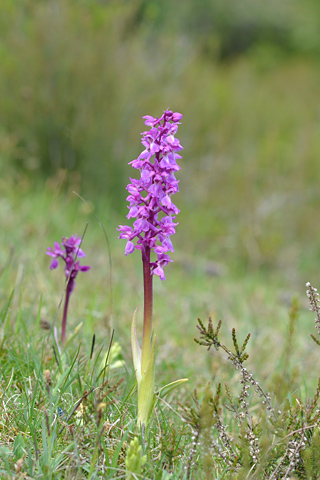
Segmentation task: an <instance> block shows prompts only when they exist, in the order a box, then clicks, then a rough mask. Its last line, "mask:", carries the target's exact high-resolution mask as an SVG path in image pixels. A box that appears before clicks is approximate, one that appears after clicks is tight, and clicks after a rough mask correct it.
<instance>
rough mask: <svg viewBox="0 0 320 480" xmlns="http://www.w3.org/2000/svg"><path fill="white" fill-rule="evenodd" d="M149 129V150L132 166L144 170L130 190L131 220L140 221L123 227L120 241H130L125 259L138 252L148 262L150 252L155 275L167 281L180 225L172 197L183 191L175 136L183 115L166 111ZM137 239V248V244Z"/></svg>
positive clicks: (147, 118)
mask: <svg viewBox="0 0 320 480" xmlns="http://www.w3.org/2000/svg"><path fill="white" fill-rule="evenodd" d="M143 118H144V119H145V125H147V126H150V127H151V129H150V130H149V131H146V132H143V133H142V142H141V143H142V145H143V146H144V147H145V150H144V151H143V152H142V153H141V154H140V155H139V157H138V158H137V159H135V160H133V161H132V162H130V164H131V165H132V167H133V168H135V169H137V170H140V174H141V175H140V179H139V180H137V179H133V178H130V180H131V183H129V185H128V186H127V190H128V192H129V196H128V197H127V200H128V201H129V207H128V208H129V213H128V215H127V218H128V219H129V218H136V220H135V222H134V223H133V227H129V226H126V225H119V228H118V229H117V230H118V231H120V232H121V233H120V236H119V238H124V239H126V240H127V245H126V248H125V255H129V254H130V253H132V252H133V251H134V250H135V249H137V250H141V251H142V258H143V259H144V260H145V261H148V259H150V252H154V253H155V254H156V255H157V258H156V260H155V261H153V262H151V263H150V267H151V270H150V271H151V274H153V275H158V276H159V277H160V278H161V280H165V276H164V271H163V267H165V266H166V265H167V264H168V263H169V262H171V261H172V260H171V258H170V256H169V255H168V254H167V252H169V251H171V252H173V251H174V249H173V246H172V243H171V240H170V236H171V235H173V234H174V233H175V227H176V225H178V223H175V222H174V221H173V220H174V219H175V216H176V215H177V214H178V213H179V209H178V208H177V207H176V206H175V205H174V203H173V202H172V200H171V196H172V195H173V194H174V193H176V192H178V191H179V187H178V183H179V180H177V179H176V177H175V173H176V172H177V171H178V170H180V167H179V165H178V164H177V162H176V161H177V160H179V159H180V158H182V157H181V155H179V154H178V153H177V152H179V151H180V150H182V146H181V145H180V142H179V140H178V139H177V138H175V134H176V132H177V130H178V125H179V124H180V122H179V121H180V120H181V118H182V115H181V113H173V112H172V111H170V110H166V111H165V112H164V114H163V115H162V116H161V117H160V118H157V117H152V116H150V115H146V116H145V117H143ZM160 216H162V218H160ZM134 239H136V244H134V242H133V240H134Z"/></svg>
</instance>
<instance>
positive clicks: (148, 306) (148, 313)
mask: <svg viewBox="0 0 320 480" xmlns="http://www.w3.org/2000/svg"><path fill="white" fill-rule="evenodd" d="M142 263H143V288H144V312H143V337H142V354H141V372H142V373H143V372H144V371H145V369H146V366H147V362H148V360H149V356H150V348H151V334H152V303H153V302H152V294H153V291H152V277H153V275H152V274H151V268H150V248H149V247H146V248H145V252H144V253H143V254H142Z"/></svg>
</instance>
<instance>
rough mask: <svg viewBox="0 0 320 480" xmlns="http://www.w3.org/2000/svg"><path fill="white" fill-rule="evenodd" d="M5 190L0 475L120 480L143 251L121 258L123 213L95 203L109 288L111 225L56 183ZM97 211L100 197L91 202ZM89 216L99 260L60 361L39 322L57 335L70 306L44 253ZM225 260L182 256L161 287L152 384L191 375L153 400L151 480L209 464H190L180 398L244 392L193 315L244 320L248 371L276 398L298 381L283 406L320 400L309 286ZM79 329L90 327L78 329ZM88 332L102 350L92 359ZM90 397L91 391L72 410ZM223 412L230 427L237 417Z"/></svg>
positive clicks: (90, 255)
mask: <svg viewBox="0 0 320 480" xmlns="http://www.w3.org/2000/svg"><path fill="white" fill-rule="evenodd" d="M3 186H4V191H5V194H6V195H5V196H3V198H2V208H1V215H2V222H3V224H4V225H6V228H5V229H4V237H3V240H4V241H3V244H2V245H3V247H2V250H1V265H2V269H1V277H0V298H1V309H2V310H1V330H0V341H1V342H0V345H1V350H0V358H1V401H2V409H1V420H0V429H1V437H0V438H1V444H0V448H1V456H0V458H1V463H0V469H1V478H12V476H13V475H14V472H15V470H17V471H18V470H19V469H20V468H21V472H20V473H21V474H22V473H23V475H25V477H24V478H48V479H49V478H61V479H64V478H70V479H71V478H92V479H93V478H125V471H126V470H125V457H126V452H127V450H128V448H129V443H130V440H131V439H132V438H133V436H134V435H135V434H136V431H135V416H136V394H135V393H132V394H131V395H130V393H131V392H132V388H133V386H134V376H133V367H132V360H131V351H130V322H131V318H132V314H133V311H134V309H135V307H136V306H137V304H139V305H140V310H139V311H140V316H139V318H138V331H139V332H140V333H141V327H142V312H141V308H142V307H141V305H142V303H143V298H142V295H143V292H142V285H141V280H142V278H141V276H142V274H141V265H140V259H139V258H138V257H139V256H138V255H132V256H130V257H129V258H127V257H124V255H123V247H124V245H123V244H122V242H120V241H118V240H117V232H116V231H115V227H116V226H117V224H118V222H119V221H120V218H118V216H117V214H116V213H115V212H112V211H107V210H105V211H104V212H103V210H102V209H101V211H102V214H101V211H99V216H100V219H101V221H102V223H103V224H104V227H105V229H106V232H107V235H108V238H109V242H110V251H111V260H112V270H111V279H112V284H111V283H110V263H109V257H108V246H107V242H106V240H105V238H104V234H103V231H102V229H101V228H100V226H99V224H98V222H97V220H96V218H95V217H94V215H93V214H92V213H91V210H90V209H89V208H88V207H87V206H86V205H85V204H83V202H82V201H81V200H79V198H78V197H76V196H74V195H72V194H59V192H58V190H52V189H49V188H43V189H41V188H36V189H35V190H32V191H29V190H28V188H27V187H26V188H25V191H24V192H21V190H20V191H19V194H18V191H17V190H16V189H13V190H12V189H11V188H7V189H6V187H5V185H4V184H3ZM22 193H23V194H22ZM100 208H101V206H100V205H98V207H97V210H98V209H100ZM87 223H88V227H87V230H86V234H85V237H84V241H83V249H84V250H85V252H86V253H87V258H86V263H88V264H90V265H91V267H92V268H91V270H90V272H89V273H87V274H86V275H83V276H81V275H80V276H79V278H78V280H77V287H76V289H75V292H74V293H73V294H72V297H71V303H70V314H69V319H68V326H67V329H68V330H67V331H68V335H70V336H71V339H70V341H69V342H68V344H67V346H66V348H65V349H64V350H63V353H62V354H61V356H59V354H58V353H57V349H56V348H55V351H56V354H55V353H54V351H53V346H54V339H53V336H52V335H50V330H43V328H42V327H43V326H44V325H45V322H49V323H50V324H52V322H53V321H54V319H55V317H56V319H55V325H56V327H57V329H58V331H60V325H61V314H62V312H61V309H60V311H57V308H58V305H59V302H60V300H61V297H62V295H63V291H64V282H63V272H62V271H59V269H57V270H54V271H50V269H49V264H50V259H49V258H48V257H47V256H46V255H45V251H46V247H47V246H49V245H52V244H53V242H54V241H55V240H58V241H59V240H60V238H61V237H62V236H63V235H71V234H73V233H78V234H81V233H82V232H83V231H84V229H85V227H86V225H87ZM13 226H14V227H15V228H10V227H13ZM218 266H219V265H218ZM222 266H223V265H222ZM222 266H221V265H220V267H221V271H220V272H219V269H218V273H219V274H218V275H216V276H215V275H212V273H211V270H209V271H207V270H206V263H205V261H202V260H201V257H200V256H199V257H195V258H191V257H187V256H184V255H182V254H181V253H180V255H179V253H177V254H176V258H175V262H174V263H173V264H171V265H170V269H169V268H168V272H167V281H165V282H160V281H155V282H154V283H155V285H154V329H155V331H156V333H157V364H156V386H157V387H161V386H162V385H165V384H166V383H169V382H170V381H173V380H175V379H178V378H180V377H186V376H187V377H189V383H188V384H186V385H185V386H183V388H181V389H180V390H177V391H175V392H174V393H173V394H171V396H170V397H169V398H168V399H167V400H166V401H168V402H169V403H163V404H162V403H160V404H159V406H158V407H157V410H156V412H155V416H154V419H153V422H152V427H151V433H150V435H149V437H148V440H147V443H146V444H143V442H142V440H141V437H140V443H141V445H142V446H143V453H145V454H146V455H147V463H146V465H145V466H144V467H143V471H144V474H145V478H166V476H165V475H166V471H167V472H168V474H169V473H170V472H171V474H172V475H173V477H172V478H177V479H178V478H186V475H187V472H189V474H190V475H191V477H192V478H202V475H204V477H203V478H208V477H207V476H206V475H207V473H206V472H207V470H206V467H205V466H204V464H202V462H205V461H206V460H205V459H206V457H202V454H201V452H202V453H203V452H205V451H206V450H205V448H206V447H205V446H203V445H204V444H203V443H202V447H201V448H200V449H199V451H198V452H197V454H196V455H195V465H194V466H193V467H192V469H191V470H188V465H189V463H188V462H189V457H190V455H191V454H190V452H191V450H190V449H191V448H192V440H191V436H192V430H191V427H190V425H188V424H186V423H185V422H184V421H182V417H181V415H183V414H184V413H183V411H182V410H181V408H180V407H179V406H178V404H177V401H178V400H179V401H180V402H181V404H182V405H183V404H186V402H187V403H188V402H191V403H192V394H193V393H192V392H193V390H194V388H197V389H198V392H199V396H200V398H202V396H203V394H204V391H205V385H206V384H207V382H208V381H210V382H211V384H212V385H216V384H217V383H218V382H221V383H222V384H223V383H224V382H228V384H229V385H230V388H231V390H232V392H233V394H235V393H236V392H237V391H238V390H239V387H238V386H237V385H238V381H239V378H238V375H237V374H236V373H235V371H234V369H233V368H232V366H231V365H229V362H228V361H227V359H226V357H225V356H224V355H223V354H222V353H223V352H222V353H220V351H218V352H216V351H215V350H214V349H213V350H212V351H210V352H209V353H206V352H205V351H203V352H202V353H201V347H199V346H197V345H196V344H195V343H194V341H193V338H194V337H195V336H197V330H196V319H197V317H198V316H199V317H200V318H202V320H203V321H204V322H205V323H206V319H207V317H208V315H209V314H210V315H211V316H212V317H213V319H214V322H215V323H216V322H217V320H218V319H219V318H222V319H223V325H222V333H221V335H223V337H224V338H228V337H229V334H230V332H231V329H232V328H236V330H237V333H238V336H239V342H241V341H243V340H244V338H245V337H246V335H247V333H248V332H251V334H252V339H251V340H250V342H249V345H248V349H247V350H248V353H249V355H250V356H249V359H248V361H247V368H248V369H249V371H251V372H252V373H253V375H254V377H255V378H258V379H259V382H260V384H261V385H263V386H264V388H265V390H267V391H270V392H271V395H272V398H273V401H274V402H275V403H277V398H278V397H279V395H280V393H279V392H280V390H279V389H280V386H279V385H282V384H283V382H284V380H283V379H284V378H285V377H286V378H287V377H288V378H290V379H291V381H290V382H291V383H290V385H288V388H287V389H285V391H284V392H283V391H282V393H281V395H282V396H281V402H283V401H284V400H285V398H289V399H290V402H291V404H292V405H293V407H294V405H295V398H297V397H301V398H302V400H301V401H306V399H307V397H312V396H313V395H314V391H315V387H316V383H317V378H318V375H317V371H316V370H315V369H314V368H313V365H314V364H316V362H317V361H318V356H319V351H318V348H317V346H316V345H315V344H314V343H313V342H312V340H311V339H310V337H309V333H311V332H313V316H312V314H310V313H307V310H306V308H307V303H306V300H305V293H304V291H305V287H304V285H303V284H302V285H301V286H300V288H299V289H297V290H289V291H288V290H287V288H286V284H285V281H284V276H281V274H280V273H279V274H278V275H277V276H274V275H272V274H270V272H268V271H267V272H261V271H260V272H259V271H255V272H251V273H250V272H249V273H248V274H247V275H245V276H241V277H240V276H239V274H238V272H237V268H235V269H234V271H230V270H228V269H224V268H222ZM214 267H215V268H216V266H214ZM156 280H158V279H156ZM111 285H112V288H111ZM293 294H295V295H296V296H297V297H298V299H299V302H300V308H299V316H298V318H297V320H296V323H295V329H294V331H295V333H294V334H293V336H292V337H291V340H290V345H291V349H292V354H291V356H290V358H289V360H288V362H289V363H288V362H287V363H286V362H285V356H286V353H285V352H286V348H287V340H286V338H288V325H289V316H288V311H289V304H290V301H291V300H290V298H291V297H292V295H293ZM80 323H82V327H81V328H80V329H78V331H76V330H77V326H78V325H79V324H80ZM112 330H114V342H118V344H119V345H120V347H121V352H120V354H119V356H118V357H117V358H116V359H113V360H112V362H115V361H116V360H121V363H120V364H119V363H117V364H116V366H117V368H114V369H108V370H107V372H106V374H105V375H104V374H101V368H102V365H103V358H105V356H106V354H107V352H108V349H109V345H110V340H111V332H112ZM73 334H74V336H73V337H72V335H73ZM93 334H95V336H96V345H95V349H94V353H93V356H92V359H90V351H91V342H92V336H93ZM101 362H102V363H101ZM121 379H122V382H120V383H119V381H120V380H121ZM118 383H119V384H118ZM92 389H93V390H92ZM108 389H109V390H108ZM91 390H92V391H91ZM85 392H91V393H89V395H88V396H87V397H85V398H84V399H83V401H82V402H81V407H80V409H79V410H77V411H75V412H73V410H74V408H75V406H76V405H77V402H78V401H79V400H80V399H81V398H83V395H85ZM105 394H107V395H106V396H105ZM99 405H100V406H99ZM59 407H60V408H61V409H62V410H63V411H64V412H65V415H64V416H63V417H59V415H58V409H59ZM260 410H261V406H259V402H258V403H257V399H256V400H255V401H254V404H253V412H256V414H257V415H258V414H259V413H258V412H260ZM72 412H73V415H72V416H71V418H70V419H69V418H68V416H69V415H70V414H71V413H72ZM224 415H225V421H226V422H227V424H229V425H230V426H231V429H234V428H235V426H234V424H233V422H232V420H231V418H230V416H228V414H227V413H225V414H224ZM232 425H233V426H232ZM62 427H64V429H63V430H62ZM61 430H62V431H61ZM235 431H236V430H235ZM202 435H203V437H201V438H203V441H207V440H205V439H206V436H205V434H204V433H203V434H202ZM198 455H200V456H198ZM19 461H20V462H21V464H20V463H19ZM201 465H202V466H201ZM199 469H200V470H199ZM222 471H223V469H221V468H218V467H217V468H216V473H215V474H213V473H212V475H214V476H213V477H212V478H223V474H222ZM192 472H193V473H192ZM201 472H203V473H201ZM226 475H227V473H226ZM228 475H230V472H229V474H228ZM239 475H240V474H239ZM241 475H242V474H241ZM243 475H244V473H243ZM193 476H194V477H193ZM227 478H228V477H227ZM237 478H238V477H237ZM239 478H246V477H245V476H243V477H241V476H240V477H239Z"/></svg>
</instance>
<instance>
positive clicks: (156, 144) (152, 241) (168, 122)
mask: <svg viewBox="0 0 320 480" xmlns="http://www.w3.org/2000/svg"><path fill="white" fill-rule="evenodd" d="M143 118H144V120H145V122H144V123H145V125H147V126H148V127H151V129H150V130H149V131H145V132H143V133H142V141H141V143H142V145H143V146H144V147H145V150H143V152H142V153H141V154H140V155H139V157H138V158H136V159H135V160H133V161H132V162H130V164H131V165H132V167H133V168H135V169H137V170H140V179H134V178H130V181H131V183H129V185H128V186H127V190H128V192H129V196H128V197H127V200H128V202H129V207H128V208H129V213H128V215H127V218H128V219H129V218H135V219H136V220H135V221H134V222H133V228H132V227H129V226H126V225H119V228H118V229H117V230H118V231H119V232H121V233H120V236H119V238H124V239H126V240H127V245H126V248H125V255H129V254H130V253H132V252H133V251H134V250H135V249H137V250H142V256H143V258H145V257H146V254H145V252H146V248H148V249H150V251H153V252H154V253H155V254H156V255H157V259H156V260H155V261H154V262H151V263H150V265H151V273H153V274H154V275H159V277H160V278H161V280H165V276H164V272H163V267H165V266H166V265H167V264H168V262H171V261H172V260H171V258H170V256H169V255H168V254H167V252H169V251H171V252H173V251H174V249H173V246H172V242H171V240H170V238H169V237H170V236H171V235H173V234H174V233H175V227H176V225H178V223H175V222H174V219H175V217H176V215H177V214H178V213H179V209H178V208H177V207H176V206H175V205H174V203H173V202H172V200H171V196H172V195H173V194H174V193H176V192H178V191H179V187H178V183H179V180H177V179H176V177H175V173H176V172H177V171H178V170H180V167H179V165H177V160H179V159H180V158H182V157H181V155H179V154H178V153H177V152H179V151H180V150H182V146H181V145H180V142H179V140H178V139H177V138H175V134H176V132H177V130H178V125H179V124H180V120H181V118H182V115H181V113H173V112H172V111H170V110H166V111H165V112H164V114H163V115H162V116H161V117H160V118H157V117H152V116H150V115H146V116H144V117H143ZM134 239H136V240H135V241H136V244H135V243H133V240H134ZM53 263H54V261H53V262H52V264H53ZM52 268H55V267H52Z"/></svg>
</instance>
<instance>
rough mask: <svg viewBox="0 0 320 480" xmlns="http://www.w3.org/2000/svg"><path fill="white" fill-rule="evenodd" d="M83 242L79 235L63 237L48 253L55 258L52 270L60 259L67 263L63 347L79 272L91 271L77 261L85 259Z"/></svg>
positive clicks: (62, 334) (51, 266)
mask: <svg viewBox="0 0 320 480" xmlns="http://www.w3.org/2000/svg"><path fill="white" fill-rule="evenodd" d="M81 242H82V238H81V237H77V235H72V236H71V237H70V238H67V237H63V239H62V242H61V244H59V243H58V242H55V243H54V248H51V247H49V248H48V249H47V251H46V254H47V255H49V256H50V257H53V260H52V262H51V265H50V269H51V270H54V269H55V268H57V267H58V265H59V259H62V260H63V261H64V263H65V275H66V282H67V286H66V296H65V303H64V309H63V318H62V333H61V340H62V343H63V345H64V344H65V340H66V325H67V314H68V306H69V299H70V295H71V293H72V292H73V290H74V287H75V285H76V282H75V280H76V277H77V275H78V273H79V272H87V271H88V270H90V267H89V266H88V265H80V263H79V261H78V260H77V259H78V258H82V257H85V254H84V252H83V251H82V250H81V248H80V245H81Z"/></svg>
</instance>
